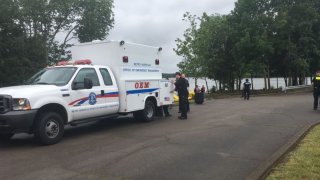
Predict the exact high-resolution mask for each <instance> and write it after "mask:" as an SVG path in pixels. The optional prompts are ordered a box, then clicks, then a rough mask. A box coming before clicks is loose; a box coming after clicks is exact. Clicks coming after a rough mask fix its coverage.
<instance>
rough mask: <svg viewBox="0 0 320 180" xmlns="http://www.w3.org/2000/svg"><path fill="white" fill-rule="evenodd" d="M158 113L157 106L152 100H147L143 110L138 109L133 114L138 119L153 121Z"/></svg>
mask: <svg viewBox="0 0 320 180" xmlns="http://www.w3.org/2000/svg"><path fill="white" fill-rule="evenodd" d="M155 114H156V108H155V105H154V103H153V102H152V101H146V104H145V107H144V109H143V110H141V111H137V112H134V113H133V116H134V118H135V119H136V120H139V121H142V122H151V121H153V119H154V116H155Z"/></svg>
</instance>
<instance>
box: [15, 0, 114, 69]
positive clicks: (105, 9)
mask: <svg viewBox="0 0 320 180" xmlns="http://www.w3.org/2000/svg"><path fill="white" fill-rule="evenodd" d="M14 2H17V4H18V5H19V8H20V11H21V20H20V23H21V24H22V26H23V27H24V32H25V33H26V34H27V36H28V37H35V38H40V39H42V40H43V43H45V44H46V46H47V54H48V59H47V62H48V64H54V63H56V62H57V61H58V60H60V57H61V55H64V54H65V48H67V47H68V46H69V45H68V44H67V43H68V42H69V41H70V40H71V39H73V38H76V37H78V38H79V40H80V42H88V41H92V40H94V39H101V40H102V39H105V37H106V36H107V35H108V31H109V30H110V29H111V28H112V27H113V22H114V19H113V12H112V7H113V0H51V1H45V0H17V1H14ZM58 34H60V35H61V34H65V38H64V40H63V42H61V43H60V42H58V41H56V37H57V35H58Z"/></svg>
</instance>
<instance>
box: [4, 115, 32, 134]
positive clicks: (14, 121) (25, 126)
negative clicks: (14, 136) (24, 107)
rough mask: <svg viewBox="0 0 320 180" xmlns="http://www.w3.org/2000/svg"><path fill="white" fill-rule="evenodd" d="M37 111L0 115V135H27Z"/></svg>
mask: <svg viewBox="0 0 320 180" xmlns="http://www.w3.org/2000/svg"><path fill="white" fill-rule="evenodd" d="M36 114H37V110H29V111H9V112H7V113H5V114H0V133H21V132H26V133H29V132H30V131H31V128H32V125H33V122H34V120H35V116H36Z"/></svg>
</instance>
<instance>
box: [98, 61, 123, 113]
mask: <svg viewBox="0 0 320 180" xmlns="http://www.w3.org/2000/svg"><path fill="white" fill-rule="evenodd" d="M99 72H100V75H101V79H102V82H101V86H102V87H103V91H102V93H101V96H100V97H99V98H103V99H105V103H106V108H105V112H106V113H107V114H115V113H118V112H119V108H120V100H119V89H118V86H117V83H116V80H115V78H114V76H112V74H111V73H112V72H111V70H110V69H108V68H106V67H102V68H99Z"/></svg>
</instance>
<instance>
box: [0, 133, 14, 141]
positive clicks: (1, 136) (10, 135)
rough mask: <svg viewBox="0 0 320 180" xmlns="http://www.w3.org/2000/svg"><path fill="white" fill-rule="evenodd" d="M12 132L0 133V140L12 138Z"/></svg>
mask: <svg viewBox="0 0 320 180" xmlns="http://www.w3.org/2000/svg"><path fill="white" fill-rule="evenodd" d="M13 135H14V133H5V134H0V140H3V141H7V140H10V139H11V138H12V136H13Z"/></svg>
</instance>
